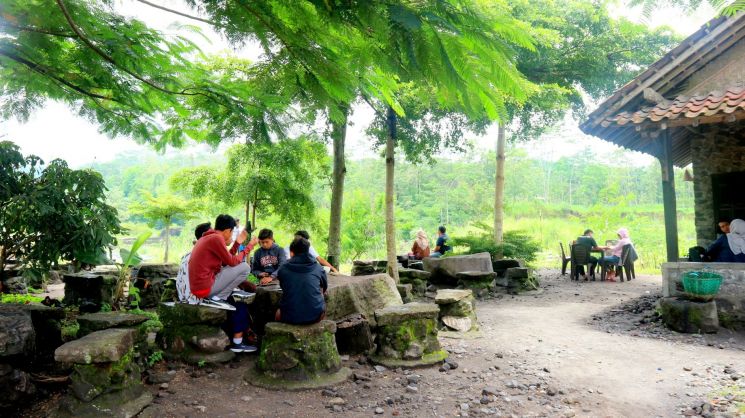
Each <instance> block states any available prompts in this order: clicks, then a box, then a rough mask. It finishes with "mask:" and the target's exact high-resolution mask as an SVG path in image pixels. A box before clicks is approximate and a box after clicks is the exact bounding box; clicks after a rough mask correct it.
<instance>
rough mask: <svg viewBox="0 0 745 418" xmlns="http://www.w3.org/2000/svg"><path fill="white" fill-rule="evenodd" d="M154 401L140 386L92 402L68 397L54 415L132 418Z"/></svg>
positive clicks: (111, 393) (85, 417) (91, 417)
mask: <svg viewBox="0 0 745 418" xmlns="http://www.w3.org/2000/svg"><path fill="white" fill-rule="evenodd" d="M152 401H153V395H152V394H151V393H150V392H149V391H147V390H145V388H144V387H143V386H142V385H141V384H140V385H135V386H131V387H128V388H126V389H123V390H116V391H113V392H108V393H105V394H102V395H100V396H98V397H96V398H95V399H93V400H92V401H91V402H85V401H81V400H80V399H77V398H75V397H73V396H66V397H64V398H63V400H62V402H60V407H59V409H58V410H57V413H56V414H54V415H55V416H57V417H75V418H101V417H116V418H130V417H134V416H136V415H137V414H139V413H140V411H142V410H143V409H145V407H147V406H148V405H150V403H151V402H152Z"/></svg>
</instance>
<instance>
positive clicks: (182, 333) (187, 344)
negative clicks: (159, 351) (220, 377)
mask: <svg viewBox="0 0 745 418" xmlns="http://www.w3.org/2000/svg"><path fill="white" fill-rule="evenodd" d="M158 315H159V316H160V321H161V322H162V323H163V330H162V331H161V332H159V333H158V342H159V343H160V345H161V346H162V347H163V349H164V350H165V351H166V354H167V355H168V356H170V357H176V358H181V359H182V360H184V361H186V362H188V363H192V364H199V363H224V362H227V361H230V360H231V359H233V357H235V354H233V352H232V351H226V350H225V347H227V346H228V344H229V343H230V342H229V340H228V336H227V334H225V331H223V330H222V329H221V328H220V326H221V325H222V324H223V323H224V322H225V320H226V319H227V311H224V310H221V309H215V308H208V307H206V306H200V305H188V304H185V303H173V302H167V303H161V304H160V305H159V306H158Z"/></svg>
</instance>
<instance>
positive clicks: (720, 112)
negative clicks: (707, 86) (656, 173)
mask: <svg viewBox="0 0 745 418" xmlns="http://www.w3.org/2000/svg"><path fill="white" fill-rule="evenodd" d="M738 110H745V88H730V89H727V91H725V92H716V91H715V92H711V93H709V94H708V95H706V96H693V97H685V96H678V97H677V98H675V100H673V101H670V102H665V103H660V104H657V105H656V106H653V107H643V108H641V109H640V110H637V111H635V112H621V113H619V114H617V115H615V116H611V117H608V118H605V119H604V120H603V121H602V123H601V125H602V126H603V127H608V126H611V125H614V124H615V125H626V124H629V123H631V124H640V123H643V122H660V121H663V119H667V121H675V120H680V119H686V118H688V119H695V118H700V117H706V116H725V115H728V114H731V113H733V112H735V111H738ZM663 122H664V121H663Z"/></svg>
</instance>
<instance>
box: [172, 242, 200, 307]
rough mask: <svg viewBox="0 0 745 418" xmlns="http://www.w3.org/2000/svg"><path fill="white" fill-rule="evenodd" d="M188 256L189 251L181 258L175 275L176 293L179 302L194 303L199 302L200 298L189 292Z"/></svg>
mask: <svg viewBox="0 0 745 418" xmlns="http://www.w3.org/2000/svg"><path fill="white" fill-rule="evenodd" d="M190 258H191V251H190V252H188V253H187V254H186V255H185V256H184V257H183V258H182V259H181V267H180V268H179V269H178V275H177V276H176V293H178V300H179V301H180V302H186V303H188V304H190V305H196V304H197V303H199V302H200V299H199V298H198V297H196V296H194V295H192V294H191V287H190V285H189V259H190Z"/></svg>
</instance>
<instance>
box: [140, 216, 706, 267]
mask: <svg viewBox="0 0 745 418" xmlns="http://www.w3.org/2000/svg"><path fill="white" fill-rule="evenodd" d="M481 222H484V223H487V224H488V223H489V222H490V217H489V218H484V219H482V220H481ZM127 227H128V228H129V232H128V234H127V236H136V235H137V234H138V233H140V232H141V231H143V230H146V229H147V226H146V225H144V224H128V225H127ZM620 227H625V228H628V229H629V231H630V234H631V239H632V241H633V242H634V244H635V246H636V249H637V252H638V254H639V258H640V259H639V261H638V262H637V271H639V272H642V273H652V274H654V273H659V271H660V270H659V268H660V263H662V262H664V260H665V228H664V221H663V216H662V207H661V205H654V206H645V207H633V208H632V207H610V208H604V207H590V208H576V207H573V208H566V207H564V208H562V207H541V206H540V205H533V206H527V205H521V206H519V207H514V206H513V207H511V208H509V210H508V215H507V217H506V218H505V229H506V230H519V231H522V232H524V233H526V234H528V235H530V236H532V237H533V238H534V239H535V240H536V241H537V242H538V243H539V244H540V247H541V248H542V250H541V252H540V253H539V254H538V257H537V259H536V261H535V262H534V263H533V264H534V267H537V268H541V267H547V268H559V267H560V266H561V264H560V261H559V260H560V258H559V242H563V243H565V245H566V243H567V242H569V241H571V240H573V239H575V238H576V237H577V236H579V235H581V234H582V231H584V230H585V229H586V228H590V229H592V230H593V231H595V238H596V240H597V241H598V243H600V244H601V245H603V243H604V242H605V240H609V239H615V238H616V232H615V231H616V230H618V228H620ZM190 228H191V227H190V226H187V227H185V228H184V229H183V232H182V233H181V234H180V236H175V237H171V249H170V257H169V261H170V262H178V261H179V260H180V258H181V256H182V255H183V254H184V253H186V252H187V251H189V250H190V248H191V245H192V240H193V237H192V235H191V231H190ZM159 232H160V231H157V230H155V231H154V235H153V236H154V238H153V239H151V240H149V241H148V243H147V244H146V245H145V246H144V247H143V249H142V251H141V252H142V254H143V255H144V256H145V258H146V259H147V260H148V261H152V262H160V261H162V259H163V245H162V239H160V238H159V236H158V234H159ZM479 232H481V231H479V230H478V229H477V228H476V227H474V226H472V225H455V226H451V227H450V229H449V233H450V235H451V236H457V235H465V234H468V233H479ZM291 233H292V232H291V231H285V230H282V229H281V228H277V229H275V239H276V241H277V242H278V244H280V245H281V246H285V245H287V243H288V242H289V241H290V239H292V235H291ZM678 233H679V247H680V249H681V251H684V250H685V249H686V248H688V247H690V246H692V245H694V244H695V231H694V220H693V211H692V210H690V209H688V210H686V209H684V210H681V211H679V212H678ZM379 239H382V238H376V241H375V242H370V251H368V252H366V253H365V254H363V256H361V257H360V258H362V259H382V258H385V252H384V245H381V244H382V243H381V242H377V240H379ZM314 245H315V246H316V248H317V249H318V251H319V252H320V253H321V254H324V253H325V251H326V248H325V247H326V246H325V243H324V242H323V240H315V241H314ZM410 246H411V240H410V239H408V238H401V239H400V240H399V243H398V250H399V252H400V253H402V254H403V253H405V252H407V251H408V249H409V248H410ZM456 250H457V249H456ZM344 267H345V268H343V271H349V269H350V268H351V260H349V261H348V262H346V263H344Z"/></svg>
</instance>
